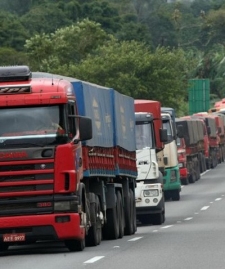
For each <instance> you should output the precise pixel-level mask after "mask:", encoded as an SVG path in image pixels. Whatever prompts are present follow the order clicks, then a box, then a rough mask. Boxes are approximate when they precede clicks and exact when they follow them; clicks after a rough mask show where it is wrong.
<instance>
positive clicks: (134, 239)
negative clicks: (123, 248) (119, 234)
mask: <svg viewBox="0 0 225 269" xmlns="http://www.w3.org/2000/svg"><path fill="white" fill-rule="evenodd" d="M141 238H143V236H141V237H134V238H132V239H130V240H127V241H129V242H133V241H137V240H139V239H141Z"/></svg>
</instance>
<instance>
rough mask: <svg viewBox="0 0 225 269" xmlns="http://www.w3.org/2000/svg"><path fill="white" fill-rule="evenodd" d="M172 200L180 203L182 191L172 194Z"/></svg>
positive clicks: (175, 191)
mask: <svg viewBox="0 0 225 269" xmlns="http://www.w3.org/2000/svg"><path fill="white" fill-rule="evenodd" d="M172 200H173V201H180V190H174V191H173V192H172Z"/></svg>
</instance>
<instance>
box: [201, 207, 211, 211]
mask: <svg viewBox="0 0 225 269" xmlns="http://www.w3.org/2000/svg"><path fill="white" fill-rule="evenodd" d="M208 208H209V206H203V207H202V208H201V210H207V209H208Z"/></svg>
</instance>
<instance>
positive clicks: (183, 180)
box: [180, 177, 189, 185]
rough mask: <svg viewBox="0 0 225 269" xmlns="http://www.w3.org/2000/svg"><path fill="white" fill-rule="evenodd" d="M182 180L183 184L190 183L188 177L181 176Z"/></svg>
mask: <svg viewBox="0 0 225 269" xmlns="http://www.w3.org/2000/svg"><path fill="white" fill-rule="evenodd" d="M180 181H181V184H182V185H188V184H189V181H188V177H185V178H181V180H180Z"/></svg>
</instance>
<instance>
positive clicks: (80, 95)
mask: <svg viewBox="0 0 225 269" xmlns="http://www.w3.org/2000/svg"><path fill="white" fill-rule="evenodd" d="M71 83H72V85H73V88H74V92H75V95H76V100H77V107H78V112H79V114H80V115H82V116H87V117H90V118H91V119H92V128H93V137H92V139H90V140H88V141H86V145H88V146H99V147H113V132H114V131H113V130H114V126H113V104H112V101H111V89H109V88H105V87H101V86H98V85H95V84H91V83H88V82H83V81H82V82H71Z"/></svg>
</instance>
